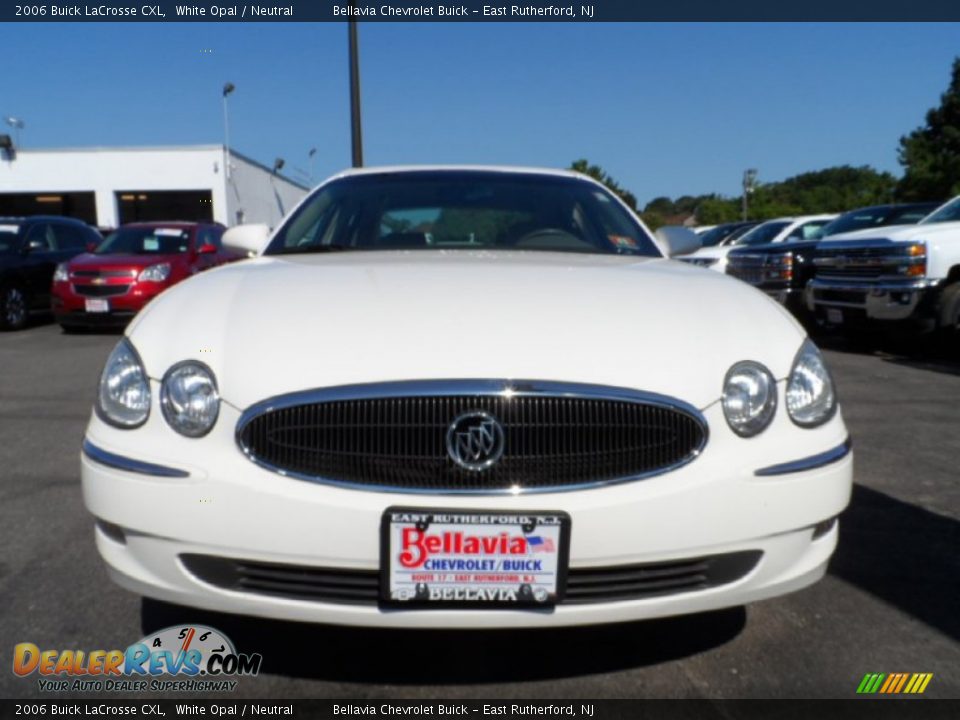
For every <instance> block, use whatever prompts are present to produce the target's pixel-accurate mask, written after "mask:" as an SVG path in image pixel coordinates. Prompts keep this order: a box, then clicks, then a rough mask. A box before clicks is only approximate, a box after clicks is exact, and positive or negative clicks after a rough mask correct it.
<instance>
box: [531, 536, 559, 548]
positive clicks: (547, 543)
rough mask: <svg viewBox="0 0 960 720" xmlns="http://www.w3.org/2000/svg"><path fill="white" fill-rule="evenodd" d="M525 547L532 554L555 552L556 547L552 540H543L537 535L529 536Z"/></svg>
mask: <svg viewBox="0 0 960 720" xmlns="http://www.w3.org/2000/svg"><path fill="white" fill-rule="evenodd" d="M527 545H529V546H530V549H531V550H533V552H556V551H557V547H556V545H554V544H553V538H544V537H540V536H539V535H531V536H530V537H528V538H527Z"/></svg>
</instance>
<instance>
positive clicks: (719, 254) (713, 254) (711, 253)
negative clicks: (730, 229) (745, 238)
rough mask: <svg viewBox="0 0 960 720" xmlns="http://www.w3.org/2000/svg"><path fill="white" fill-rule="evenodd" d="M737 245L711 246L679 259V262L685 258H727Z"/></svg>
mask: <svg viewBox="0 0 960 720" xmlns="http://www.w3.org/2000/svg"><path fill="white" fill-rule="evenodd" d="M735 247H736V245H722V246H717V245H711V246H710V247H702V248H700V249H699V250H696V251H694V252H692V253H690V254H689V255H682V256H680V257H678V258H677V259H678V260H683V259H684V258H725V257H726V256H727V253H729V252H730V251H731V250H732V249H733V248H735Z"/></svg>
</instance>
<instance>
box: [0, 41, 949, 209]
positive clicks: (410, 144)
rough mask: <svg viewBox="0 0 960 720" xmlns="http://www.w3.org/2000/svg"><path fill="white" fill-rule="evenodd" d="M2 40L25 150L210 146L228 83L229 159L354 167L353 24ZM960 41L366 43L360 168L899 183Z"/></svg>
mask: <svg viewBox="0 0 960 720" xmlns="http://www.w3.org/2000/svg"><path fill="white" fill-rule="evenodd" d="M4 30H5V32H4V33H3V35H4V40H3V45H4V56H5V57H6V58H7V59H8V62H7V64H6V71H5V72H4V80H3V88H2V92H0V114H2V115H8V114H13V115H17V116H19V117H22V118H23V119H24V120H25V122H26V124H27V127H26V129H25V131H24V133H23V138H22V139H23V144H24V146H26V147H31V146H32V147H64V146H79V145H162V144H196V143H220V142H222V141H223V120H222V106H221V99H220V89H221V87H222V86H223V83H224V82H225V81H227V80H229V81H232V82H233V83H234V84H235V85H236V86H237V90H236V92H235V93H234V94H233V95H232V96H231V98H230V119H231V138H230V139H231V144H232V145H233V146H234V147H235V148H237V149H238V150H239V151H241V152H243V153H246V154H247V155H250V156H252V157H254V158H255V159H257V160H260V161H261V162H264V163H271V162H272V161H273V159H274V158H275V157H283V158H285V159H286V161H287V169H288V170H294V169H295V168H300V169H303V170H307V169H308V167H309V166H308V162H307V151H308V150H309V149H310V148H311V147H316V148H317V157H316V161H315V172H316V175H317V177H318V178H322V177H324V176H326V175H329V174H331V173H332V172H334V171H336V170H338V169H340V168H343V167H346V166H347V165H348V164H349V161H350V152H349V127H348V121H349V114H348V113H349V108H348V93H347V43H346V26H345V25H341V24H322V23H318V24H299V25H298V24H234V23H222V24H221V23H203V24H148V23H144V24H119V23H103V24H90V23H76V24H59V23H58V24H26V25H18V26H17V27H16V28H15V29H14V27H13V26H12V25H10V26H8V27H6V28H4ZM958 40H960V26H957V25H950V24H850V23H845V24H782V25H770V24H641V23H625V24H602V23H601V24H596V25H590V24H562V23H552V24H526V23H517V24H500V23H472V24H471V23H464V24H439V23H424V24H405V23H396V24H393V23H391V24H387V23H366V24H364V23H361V25H360V48H361V75H362V81H363V111H364V134H365V155H366V161H367V164H369V165H380V164H396V163H425V162H442V163H447V162H449V163H459V162H469V163H509V164H525V165H543V166H553V167H556V166H567V165H569V163H570V162H571V161H572V160H574V159H576V158H579V157H586V158H588V159H590V160H591V162H594V163H598V164H600V165H602V166H603V167H604V168H606V169H607V170H608V172H610V173H611V174H612V175H613V176H614V177H615V178H617V179H618V180H619V181H620V182H621V183H622V184H623V185H624V186H626V187H627V188H629V189H630V190H632V191H633V192H634V193H635V194H636V195H637V197H638V199H639V200H640V202H641V203H645V202H647V201H648V200H650V199H651V198H653V197H655V196H657V195H670V196H677V195H680V194H684V193H690V194H698V193H704V192H720V193H725V194H736V193H737V192H738V188H739V181H740V175H741V173H742V171H743V169H744V168H746V167H757V168H758V169H759V170H760V179H761V181H772V180H778V179H782V178H784V177H787V176H790V175H792V174H795V173H798V172H803V171H805V170H814V169H819V168H822V167H826V166H830V165H840V164H852V165H861V164H870V165H873V166H875V167H877V168H880V169H884V170H889V171H891V172H894V173H895V174H899V167H898V165H897V161H896V149H897V140H898V138H899V137H900V135H902V134H904V133H906V132H908V131H909V130H911V129H912V128H914V127H915V126H917V125H919V124H921V123H922V121H923V117H924V113H925V112H926V110H927V109H928V108H929V107H931V106H932V105H934V104H936V103H937V102H938V98H939V96H940V94H941V93H942V92H943V91H944V90H945V89H946V86H947V83H948V80H949V68H950V63H951V62H952V60H953V57H954V56H955V55H957V54H960V42H958ZM204 49H209V50H212V52H202V50H204ZM11 60H12V62H11Z"/></svg>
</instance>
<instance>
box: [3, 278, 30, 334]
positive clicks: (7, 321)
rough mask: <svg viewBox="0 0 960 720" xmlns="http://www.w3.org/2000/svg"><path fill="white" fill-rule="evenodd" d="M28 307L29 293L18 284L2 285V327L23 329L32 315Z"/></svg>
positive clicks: (4, 328) (5, 328)
mask: <svg viewBox="0 0 960 720" xmlns="http://www.w3.org/2000/svg"><path fill="white" fill-rule="evenodd" d="M27 308H28V305H27V294H26V293H25V292H24V291H23V290H21V289H20V288H19V287H18V286H17V285H5V286H3V287H0V329H2V330H20V329H22V328H23V327H24V326H25V325H26V324H27V318H28V317H29V316H30V313H29V312H28V310H27Z"/></svg>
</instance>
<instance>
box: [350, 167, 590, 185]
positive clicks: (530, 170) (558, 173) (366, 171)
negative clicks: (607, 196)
mask: <svg viewBox="0 0 960 720" xmlns="http://www.w3.org/2000/svg"><path fill="white" fill-rule="evenodd" d="M416 172H488V173H509V174H515V175H545V176H551V177H566V178H580V179H586V180H593V181H594V182H596V180H594V178H592V177H590V176H589V175H584V174H583V173H580V172H577V171H576V170H560V169H557V168H543V167H520V166H514V165H383V166H379V167H377V166H374V167H361V168H348V169H346V170H342V171H340V172H339V173H337V174H336V175H334V176H333V178H341V177H356V176H360V175H389V174H393V173H416ZM333 178H331V179H333Z"/></svg>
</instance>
